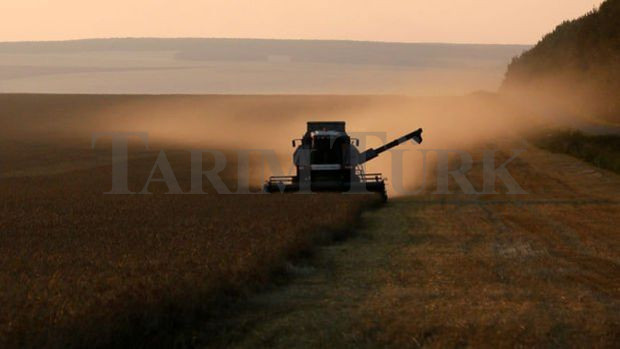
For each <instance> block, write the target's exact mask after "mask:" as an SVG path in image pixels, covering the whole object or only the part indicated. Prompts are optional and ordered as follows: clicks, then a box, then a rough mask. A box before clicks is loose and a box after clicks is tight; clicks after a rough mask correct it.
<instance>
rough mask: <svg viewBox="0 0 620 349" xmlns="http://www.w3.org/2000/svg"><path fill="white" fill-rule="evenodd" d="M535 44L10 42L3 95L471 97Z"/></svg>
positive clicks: (4, 46) (0, 87)
mask: <svg viewBox="0 0 620 349" xmlns="http://www.w3.org/2000/svg"><path fill="white" fill-rule="evenodd" d="M527 48H528V46H522V45H456V44H454V45H452V44H404V43H376V42H349V41H295V40H250V39H247V40H245V39H238V40H237V39H109V40H78V41H67V42H23V43H0V93H1V92H37V93H158V94H164V93H173V94H175V93H188V94H207V93H218V94H256V93H260V94H277V93H286V94H306V93H313V94H317V93H318V94H329V93H338V94H342V93H344V94H352V93H362V94H377V93H379V94H386V93H408V94H416V95H438V94H464V93H469V92H472V91H476V90H480V89H488V90H495V89H497V87H499V84H500V83H501V80H502V78H503V74H504V72H505V67H506V65H507V64H508V63H509V62H510V59H511V58H512V57H514V56H516V55H518V54H519V53H521V52H522V51H524V50H525V49H527Z"/></svg>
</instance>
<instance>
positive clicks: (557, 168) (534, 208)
mask: <svg viewBox="0 0 620 349" xmlns="http://www.w3.org/2000/svg"><path fill="white" fill-rule="evenodd" d="M510 169H511V172H512V173H513V175H514V176H515V178H517V179H518V181H519V182H520V183H521V184H522V186H523V187H524V188H525V189H526V190H527V191H528V192H529V193H530V194H529V195H523V196H519V197H514V196H508V195H492V196H485V197H478V196H476V197H471V196H469V197H468V196H459V195H452V196H449V197H437V196H432V195H426V196H421V197H415V198H400V199H393V200H391V201H390V202H389V203H388V204H387V205H386V206H385V207H383V208H381V209H379V210H377V211H373V212H368V213H366V214H365V216H364V217H363V219H364V224H363V228H362V229H360V230H359V231H358V232H357V234H356V235H355V236H353V237H351V238H349V239H347V240H345V241H344V242H341V243H337V244H334V245H330V246H327V247H323V248H321V249H320V251H319V253H318V254H317V255H316V256H315V257H314V258H313V259H312V261H311V263H310V264H309V265H301V264H300V265H295V266H290V268H289V271H290V273H291V274H292V275H293V278H292V281H291V282H289V283H287V284H286V285H284V286H282V287H276V288H274V289H273V290H270V291H267V292H263V293H261V294H259V295H256V296H253V297H252V298H251V299H250V300H249V301H248V302H247V303H244V304H243V306H241V307H240V309H234V311H231V312H230V316H226V317H224V318H219V319H217V324H205V325H204V326H202V327H200V328H199V329H197V330H196V331H195V332H194V333H193V334H192V337H193V338H192V339H191V340H192V341H194V343H198V344H199V345H202V344H208V345H213V346H222V345H231V346H234V347H264V346H269V347H273V346H275V347H292V346H295V347H322V346H329V347H340V346H356V347H365V346H375V347H376V346H402V345H405V346H409V347H418V346H431V347H434V346H463V345H472V346H475V347H479V346H481V345H484V346H488V345H491V346H515V345H526V346H531V345H538V346H561V347H564V346H592V345H594V346H614V345H617V344H618V343H620V228H618V224H619V223H620V220H619V219H618V217H620V202H619V201H618V200H619V199H620V176H617V175H615V174H612V173H609V172H606V171H602V170H600V169H597V168H593V167H591V166H590V165H588V164H585V163H583V162H581V161H579V160H576V159H574V158H571V157H568V156H564V155H555V154H549V153H546V152H543V151H540V150H536V149H529V150H528V152H527V153H525V154H523V155H522V156H521V157H520V159H519V161H517V162H516V163H515V164H514V166H512V167H511V168H510ZM216 334H217V335H216ZM185 339H186V340H189V338H187V337H186V338H185Z"/></svg>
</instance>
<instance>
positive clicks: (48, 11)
mask: <svg viewBox="0 0 620 349" xmlns="http://www.w3.org/2000/svg"><path fill="white" fill-rule="evenodd" d="M601 2H602V0H596V1H595V0H434V1H433V0H307V1H300V0H202V1H201V0H0V41H17V40H63V39H78V38H93V37H245V38H289V39H352V40H380V41H405V42H459V43H524V44H532V43H535V42H536V41H538V39H539V38H540V37H541V36H542V35H543V34H545V33H547V32H549V31H551V30H553V28H554V27H555V26H556V25H557V24H559V23H560V22H562V20H564V19H572V18H576V17H578V16H580V15H582V14H584V13H586V12H587V11H589V10H591V9H592V8H593V7H595V6H598V5H599V4H600V3H601Z"/></svg>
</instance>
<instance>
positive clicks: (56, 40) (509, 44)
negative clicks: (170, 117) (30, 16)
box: [0, 36, 536, 46]
mask: <svg viewBox="0 0 620 349" xmlns="http://www.w3.org/2000/svg"><path fill="white" fill-rule="evenodd" d="M149 39H151V40H152V39H155V40H180V39H192V40H264V41H315V42H316V41H323V42H357V43H378V44H403V45H416V44H417V45H463V46H467V45H469V46H473V45H479V46H534V45H536V44H522V43H479V42H445V41H385V40H355V39H292V38H252V37H207V36H202V37H201V36H176V37H163V36H125V37H120V36H119V37H85V38H70V39H53V40H8V41H0V44H15V43H61V42H76V41H95V40H102V41H103V40H149Z"/></svg>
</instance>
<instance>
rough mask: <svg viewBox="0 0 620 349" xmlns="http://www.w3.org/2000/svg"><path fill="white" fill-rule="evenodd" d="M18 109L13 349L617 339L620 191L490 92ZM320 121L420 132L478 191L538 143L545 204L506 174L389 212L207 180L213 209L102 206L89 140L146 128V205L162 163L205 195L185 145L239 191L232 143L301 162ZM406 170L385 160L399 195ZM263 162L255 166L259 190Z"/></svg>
mask: <svg viewBox="0 0 620 349" xmlns="http://www.w3.org/2000/svg"><path fill="white" fill-rule="evenodd" d="M0 105H1V106H2V109H0V126H1V127H0V136H1V137H2V138H1V139H0V198H1V202H0V233H1V234H0V283H1V284H2V285H3V287H2V289H0V308H1V309H2V312H0V346H2V347H7V346H8V347H23V346H47V347H65V346H78V347H79V346H109V345H113V344H116V345H124V346H152V345H155V344H159V345H167V346H172V345H174V344H176V345H178V346H190V347H191V346H197V347H202V346H213V347H222V346H233V347H266V346H275V347H291V346H293V345H301V346H310V347H317V346H337V345H341V346H356V347H360V346H361V347H377V346H381V347H402V346H408V347H418V346H430V347H445V346H467V345H469V346H485V345H492V346H533V345H536V346H562V347H564V346H574V347H583V346H592V345H594V346H599V347H613V346H614V345H615V344H617V343H618V341H619V340H620V339H619V336H620V318H618V314H620V308H619V307H620V293H619V291H620V289H619V288H618V287H619V285H620V279H619V278H620V255H619V254H618V251H619V250H620V249H619V248H620V240H619V238H620V235H618V231H617V228H616V220H617V217H618V215H619V214H620V212H619V209H620V204H619V202H618V199H617V198H618V193H620V177H618V175H617V174H614V173H613V172H610V171H607V170H604V169H600V168H597V167H594V166H592V165H591V164H588V163H586V162H583V161H581V160H578V159H576V158H574V157H571V156H569V155H565V154H552V153H548V152H546V151H543V150H541V149H538V148H536V147H534V146H532V145H530V144H528V143H527V142H525V141H524V139H523V138H522V137H520V135H519V131H521V130H523V129H524V128H530V127H531V126H532V123H531V120H530V119H528V118H526V117H525V116H523V117H521V115H519V118H513V117H512V116H514V115H515V114H518V113H519V112H518V111H514V110H513V109H512V107H510V106H506V105H504V104H503V103H502V102H501V101H498V100H497V98H495V97H494V96H486V95H475V96H468V97H454V98H448V97H445V98H409V97H394V96H380V97H379V96H118V95H117V96H114V95H107V96H96V95H0ZM170 115H173V116H174V117H173V118H171V117H170ZM498 115H501V116H502V118H497V116H498ZM474 117H475V118H474ZM313 119H318V120H329V119H332V120H345V121H347V125H348V130H349V131H358V132H359V131H361V132H373V131H382V132H384V134H383V135H384V136H386V139H387V140H390V139H392V138H396V137H399V136H401V135H402V134H403V133H405V132H408V131H409V130H414V129H417V128H418V127H424V129H425V143H424V147H421V148H420V149H427V150H428V149H460V150H471V151H472V154H474V162H473V164H474V167H473V169H472V171H471V172H470V173H469V174H468V175H467V176H468V178H469V179H470V180H471V182H472V183H473V185H474V187H475V188H476V189H477V190H480V188H481V185H482V178H481V176H482V162H481V160H480V158H479V155H480V150H482V149H489V148H493V149H496V150H497V154H498V155H497V161H498V164H499V163H500V162H501V161H505V160H506V159H507V158H509V157H510V154H511V149H525V150H526V151H525V153H523V154H522V155H520V156H519V157H518V158H517V159H516V160H515V161H513V162H511V163H510V164H509V165H508V169H509V170H510V172H511V173H512V175H513V176H514V177H515V179H516V180H517V181H518V182H519V183H520V184H521V185H522V186H523V188H524V189H525V190H526V191H527V193H528V194H524V195H509V194H507V193H506V189H505V188H504V187H502V184H501V181H500V180H499V179H497V185H498V193H497V194H487V195H465V194H462V193H461V192H460V191H459V189H458V186H457V185H456V183H455V182H454V181H450V190H452V191H453V195H437V194H433V191H434V189H435V188H434V187H433V185H434V182H433V179H432V177H429V181H428V182H427V187H426V188H424V189H423V190H421V191H419V192H418V193H417V194H416V195H413V196H411V195H409V196H407V195H404V194H402V193H398V192H397V191H396V190H395V188H394V187H390V195H391V201H390V202H389V203H388V204H387V205H385V206H381V207H380V208H379V209H373V210H370V208H374V207H376V205H375V202H376V201H375V198H374V197H362V196H348V195H310V196H308V195H298V196H297V195H286V196H279V195H218V194H215V193H214V192H213V188H211V187H210V186H209V185H208V184H206V182H205V187H204V190H205V191H206V192H208V193H209V194H207V195H167V194H165V192H167V191H168V190H169V188H167V187H166V185H165V184H164V183H152V184H150V185H149V186H148V187H147V189H148V190H149V191H150V192H152V193H153V194H149V195H104V194H103V193H104V192H106V191H108V190H110V186H111V178H112V165H111V156H110V153H111V152H110V143H109V140H106V139H102V140H101V141H98V142H97V144H96V146H95V149H93V148H92V147H91V135H92V133H93V132H113V131H117V132H118V131H123V132H129V131H131V132H138V131H140V132H147V133H148V135H149V148H148V149H146V147H145V146H144V144H142V143H141V142H137V141H136V140H133V141H132V142H130V146H129V158H130V160H129V188H130V189H131V190H132V191H135V192H137V191H140V190H143V189H144V186H145V183H146V181H147V178H149V174H150V173H151V169H152V168H153V164H154V162H155V158H156V156H157V154H158V152H159V150H164V151H165V154H166V155H167V157H168V160H169V162H170V164H171V167H172V169H173V170H174V174H175V176H176V179H177V180H178V182H179V185H180V187H181V189H182V190H183V191H188V190H189V181H190V161H189V155H188V152H187V150H188V149H218V150H221V151H222V152H223V153H224V154H225V155H226V156H227V158H228V159H229V166H227V167H226V169H225V170H224V171H223V172H222V173H221V177H222V178H223V179H224V181H225V183H226V185H227V186H228V187H230V188H232V189H234V188H235V186H236V179H237V173H238V172H237V170H238V166H239V162H238V160H239V159H238V158H236V155H235V154H236V150H238V149H272V150H274V152H275V153H276V154H277V156H278V157H279V158H280V160H281V164H282V166H283V167H286V166H288V165H289V164H290V153H291V151H292V148H290V139H292V138H298V137H299V136H300V135H301V133H302V132H303V131H304V127H305V124H304V123H305V121H307V120H313ZM257 120H258V121H257ZM376 144H381V141H380V140H377V139H371V140H369V142H368V144H367V146H375V145H376ZM402 149H403V150H405V152H404V153H403V154H404V155H403V156H404V164H405V166H408V167H405V169H406V171H405V172H406V173H405V178H403V182H404V184H405V185H406V186H407V187H410V186H418V185H420V179H421V176H422V175H425V174H432V172H433V171H432V168H431V169H430V170H429V169H427V170H428V171H427V172H428V173H427V172H424V170H423V169H422V168H421V160H422V158H421V156H420V153H419V152H414V151H411V150H412V149H414V148H413V146H412V145H409V144H406V145H403V146H402ZM389 160H392V157H391V156H388V157H382V158H380V159H377V160H376V162H375V161H373V164H371V165H369V167H370V170H380V171H382V172H384V173H387V174H388V177H389V178H390V182H389V183H391V184H392V185H395V182H397V181H398V178H397V177H396V176H395V171H394V172H392V171H391V166H390V161H389ZM212 165H213V164H212V160H211V158H207V160H206V161H205V164H204V167H203V169H204V170H206V169H208V168H209V167H211V166H212ZM427 165H430V166H431V167H432V165H433V162H429V163H428V164H427ZM456 165H458V163H455V162H453V163H451V166H456ZM414 166H415V167H414ZM262 167H263V166H261V165H260V164H257V163H256V162H252V163H251V166H250V168H249V169H250V172H251V173H250V175H251V176H250V177H251V178H250V179H251V180H250V183H251V188H252V190H254V191H256V190H259V189H258V187H259V186H260V183H261V181H262V179H263V178H264V177H263V175H264V174H265V173H264V172H263V171H261V170H262V169H263V168H262ZM158 177H159V172H157V173H156V175H155V178H158ZM343 238H345V239H343ZM334 240H337V241H334ZM325 243H327V244H325Z"/></svg>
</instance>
